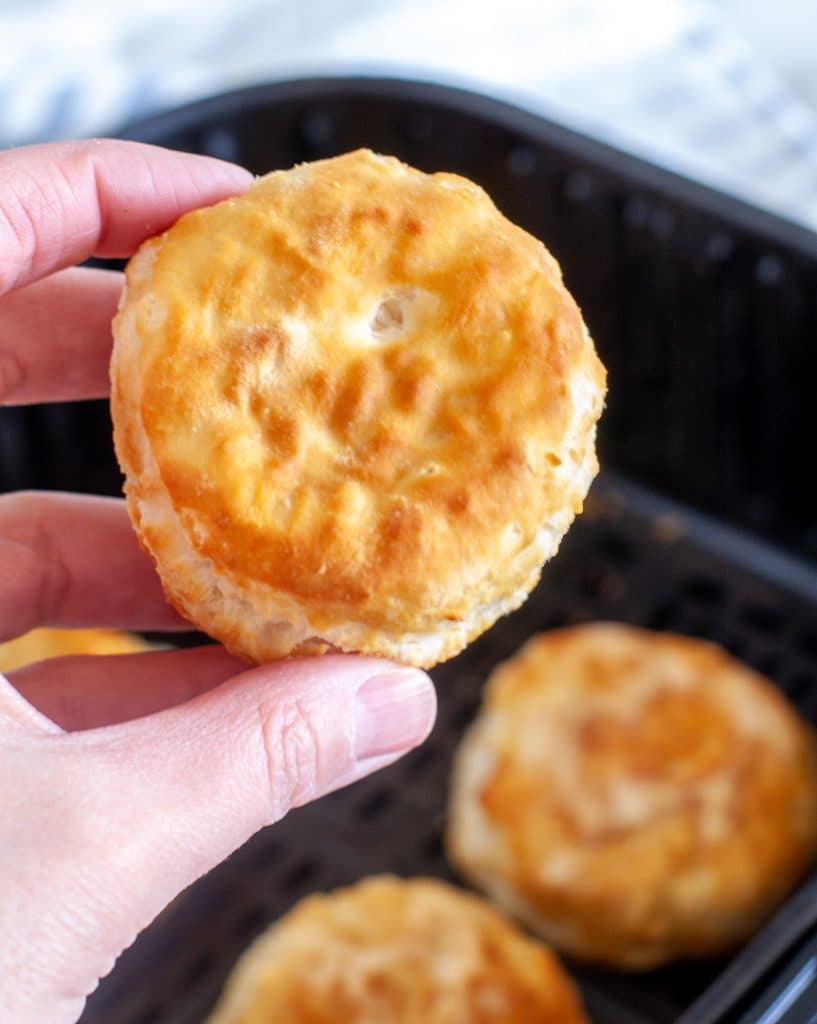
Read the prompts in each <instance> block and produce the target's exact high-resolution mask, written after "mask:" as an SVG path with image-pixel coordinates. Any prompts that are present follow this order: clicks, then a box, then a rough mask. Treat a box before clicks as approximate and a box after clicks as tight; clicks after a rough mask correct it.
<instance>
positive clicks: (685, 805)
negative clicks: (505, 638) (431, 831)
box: [447, 624, 817, 969]
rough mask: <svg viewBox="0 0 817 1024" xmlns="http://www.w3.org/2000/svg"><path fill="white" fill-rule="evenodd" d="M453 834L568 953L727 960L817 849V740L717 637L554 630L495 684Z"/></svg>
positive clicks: (466, 764)
mask: <svg viewBox="0 0 817 1024" xmlns="http://www.w3.org/2000/svg"><path fill="white" fill-rule="evenodd" d="M447 845H448V851H449V855H450V856H451V858H452V860H453V862H454V864H455V865H456V866H457V867H458V868H459V869H460V870H461V872H462V874H463V875H464V876H465V877H466V878H468V879H470V880H471V881H473V882H474V883H476V884H477V885H478V886H479V887H480V888H482V889H483V890H484V891H485V892H486V893H488V894H489V895H490V896H491V897H492V898H493V899H494V901H495V902H496V903H497V904H498V905H499V906H501V907H503V908H504V909H505V910H507V911H509V912H511V913H512V914H514V915H515V916H516V917H517V918H518V919H520V920H522V921H524V922H526V923H527V924H528V925H529V926H530V927H531V928H533V929H534V930H535V931H536V932H538V933H539V934H540V935H542V936H543V937H544V938H545V939H547V940H548V941H549V942H551V943H553V945H554V946H555V947H556V948H558V949H560V950H562V951H564V952H567V953H570V954H572V955H574V956H577V957H583V958H587V959H592V960H597V961H604V962H606V963H608V964H613V965H616V966H618V967H623V968H630V969H643V968H649V967H654V966H656V965H659V964H661V963H664V962H666V961H669V960H672V959H673V958H677V957H691V956H702V955H708V954H715V953H719V952H722V951H725V950H728V949H729V948H730V947H733V946H735V945H736V944H737V943H739V942H741V941H742V940H744V939H746V938H748V937H749V936H750V935H751V934H752V932H753V931H755V930H756V929H757V928H758V926H759V925H760V924H761V923H762V922H763V921H764V920H765V919H766V918H767V917H768V916H769V915H770V914H771V912H772V911H773V910H774V909H775V907H776V906H777V905H778V904H779V903H780V902H781V901H782V900H783V899H784V898H785V897H786V896H787V895H788V893H789V892H790V891H791V890H792V888H793V887H794V885H795V884H796V883H797V881H798V880H799V879H800V878H801V876H802V875H803V874H804V872H805V871H806V869H807V867H808V865H809V864H810V863H811V861H812V859H813V857H814V855H815V849H816V848H817V758H816V757H815V737H814V734H813V732H812V729H811V727H810V726H809V725H808V724H807V723H806V722H805V721H804V720H802V719H801V718H800V716H799V715H798V714H797V712H796V711H795V710H794V708H792V707H791V706H790V705H789V704H788V702H787V701H786V700H785V698H784V697H783V695H782V694H781V693H780V692H779V691H778V690H777V689H776V688H775V687H774V686H773V685H772V684H771V683H769V682H768V681H767V680H766V679H764V678H762V677H761V676H759V675H758V674H756V673H755V672H753V671H751V670H750V669H749V668H747V667H746V666H744V665H742V664H740V663H739V662H737V661H735V660H734V659H733V658H732V657H731V656H729V655H728V654H726V652H725V651H723V650H721V649H720V648H719V647H716V646H715V645H713V644H710V643H704V642H702V641H699V640H693V639H691V638H687V637H682V636H676V635H672V634H660V633H650V632H647V631H645V630H640V629H635V628H632V627H629V626H624V625H613V624H605V625H602V624H596V625H588V626H581V627H576V628H573V629H565V630H559V631H556V632H552V633H545V634H542V635H540V636H538V637H535V638H534V639H532V640H531V641H530V642H529V643H528V644H527V645H526V646H525V647H523V648H522V650H521V652H519V653H518V654H517V655H516V656H515V657H513V658H511V659H510V660H509V661H507V662H505V663H504V664H503V665H501V666H499V668H497V669H496V670H495V672H494V674H493V675H492V677H491V678H490V680H489V682H488V686H487V692H486V695H485V699H484V704H483V707H482V710H481V711H480V713H479V715H478V717H477V719H476V721H475V722H474V724H473V725H472V726H471V728H470V731H469V732H468V733H467V735H466V737H465V739H464V741H463V742H462V745H461V747H460V749H459V751H458V753H457V756H456V760H455V769H454V775H453V784H452V791H451V796H450V803H449V824H448V835H447Z"/></svg>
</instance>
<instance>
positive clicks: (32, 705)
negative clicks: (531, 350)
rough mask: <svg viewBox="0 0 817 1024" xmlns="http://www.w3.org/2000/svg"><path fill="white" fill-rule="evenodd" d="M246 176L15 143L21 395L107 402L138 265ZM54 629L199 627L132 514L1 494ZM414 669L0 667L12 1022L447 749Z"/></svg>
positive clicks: (45, 618)
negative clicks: (280, 825)
mask: <svg viewBox="0 0 817 1024" xmlns="http://www.w3.org/2000/svg"><path fill="white" fill-rule="evenodd" d="M249 181H250V175H249V174H248V173H247V172H246V171H244V170H241V169H240V168H238V167H235V166H232V165H229V164H225V163H222V162H220V161H216V160H211V159H208V158H204V157H194V156H189V155H182V154H178V153H171V152H168V151H165V150H161V149H156V148H154V147H149V146H142V145H137V144H135V143H117V142H104V141H103V142H90V143H79V144H76V143H75V144H65V145H54V146H39V147H31V148H28V149H22V150H17V151H10V152H7V153H0V402H5V403H7V404H9V403H13V404H17V403H27V402H48V401H58V400H65V399H72V398H74V399H78V398H90V397H96V396H102V395H105V394H107V390H108V359H109V356H110V347H111V335H110V322H111V318H112V316H113V314H114V312H115V309H116V304H117V301H118V298H119V294H120V291H121V287H122V279H121V275H119V274H116V273H112V272H109V271H102V270H90V269H76V268H73V269H64V268H66V267H71V265H72V264H75V263H77V262H80V261H82V260H84V259H86V258H87V257H88V256H90V255H92V254H97V255H104V256H124V255H128V254H129V253H131V252H132V251H133V250H134V249H135V248H136V246H137V245H138V244H139V243H140V242H141V241H142V240H143V239H144V238H145V237H147V236H148V235H152V234H155V233H157V232H159V231H161V230H162V229H164V228H165V227H167V226H169V225H170V224H171V223H172V222H173V221H174V220H175V219H176V218H177V217H179V216H180V215H181V214H182V213H184V212H185V211H186V210H188V209H192V208H194V207H196V206H201V205H204V204H207V203H211V202H215V201H217V200H219V199H221V198H224V197H225V196H227V195H230V194H233V193H237V192H241V191H243V189H244V188H246V186H247V185H248V183H249ZM38 625H60V626H85V625H95V626H117V627H128V628H131V629H151V630H157V629H166V630H172V629H180V628H184V627H185V623H183V622H182V620H181V619H180V618H179V617H178V616H177V615H176V613H175V612H174V611H172V610H171V609H170V608H169V607H168V605H167V604H166V603H165V601H164V598H163V596H162V592H161V587H160V585H159V582H158V578H157V576H156V574H155V572H154V570H153V567H152V565H151V564H150V562H149V560H148V559H147V557H146V556H145V555H144V554H143V553H142V551H141V550H140V548H139V545H138V543H137V541H136V538H135V535H134V533H133V531H132V530H131V527H130V524H129V522H128V519H127V515H126V512H125V509H124V505H123V503H122V502H121V501H118V500H113V499H104V498H91V497H78V496H72V495H65V494H10V495H5V496H3V497H0V640H4V639H9V638H11V637H14V636H16V635H19V634H21V633H23V632H25V631H27V630H28V629H31V628H33V627H35V626H38ZM434 710H435V699H434V691H433V689H432V687H431V685H430V683H429V681H428V679H427V677H426V676H425V675H424V674H423V673H421V672H419V671H417V670H414V669H408V668H404V667H401V666H395V665H392V664H389V663H388V662H384V661H380V660H377V659H371V658H359V657H352V656H342V655H337V656H335V655H333V656H326V657H322V658H304V659H292V660H289V661H286V662H282V663H280V664H274V665H265V666H262V667H258V668H251V669H248V668H247V666H246V665H244V664H243V663H242V662H240V661H238V660H237V659H236V658H233V657H232V656H231V655H229V654H227V652H226V651H224V650H223V649H222V648H219V647H206V648H199V649H197V650H192V651H162V652H155V653H147V654H136V655H118V656H112V657H93V658H92V657H72V658H61V659H57V660H55V661H51V662H44V663H41V664H39V665H34V666H31V667H29V668H27V669H22V670H20V671H18V672H14V673H12V674H11V675H10V676H9V678H8V680H6V679H5V678H4V677H2V676H0V1020H2V1021H9V1022H12V1021H14V1022H15V1024H64V1022H72V1021H75V1020H76V1019H77V1018H78V1017H79V1015H80V1013H81V1012H82V1007H83V1005H84V1002H85V997H86V995H87V994H88V993H89V992H91V991H92V990H93V989H94V988H95V986H96V984H97V981H98V979H99V978H100V977H102V976H103V975H105V974H106V973H107V972H108V971H109V970H110V969H111V967H112V965H113V963H114V961H115V959H116V957H117V956H118V955H119V953H120V952H121V951H122V950H123V949H124V948H125V947H126V946H127V945H129V944H130V943H131V942H132V941H133V939H134V937H135V936H136V934H137V933H138V932H139V931H140V929H142V928H143V927H144V926H145V925H146V924H148V922H150V921H151V920H152V919H153V917H155V915H156V914H157V913H158V912H159V911H160V910H161V909H162V908H163V907H164V906H165V905H166V904H167V903H168V902H169V901H170V900H171V899H172V898H173V897H174V896H175V895H176V894H177V893H178V892H180V891H181V890H182V889H183V888H184V887H185V886H187V885H189V884H190V883H191V882H192V881H194V880H195V879H196V878H198V877H199V876H200V875H202V874H203V873H205V872H206V871H208V870H209V869H210V868H211V867H213V866H214V865H215V864H216V863H217V862H218V861H220V860H222V859H223V858H224V857H226V856H227V855H228V854H229V853H230V852H231V851H232V850H234V849H235V848H236V847H238V846H239V845H241V844H242V843H243V842H244V841H245V840H246V839H247V838H248V837H249V836H250V835H252V834H253V833H254V832H255V831H256V830H258V829H259V828H261V827H262V826H264V825H266V824H269V823H271V822H274V821H277V820H278V819H280V818H281V817H282V816H283V815H284V814H286V813H287V811H288V810H289V809H290V808H292V807H295V806H298V805H300V804H303V803H306V802H307V801H309V800H313V799H315V798H316V797H318V796H320V795H321V794H323V793H326V792H329V791H331V790H333V789H336V788H338V787H339V786H343V785H345V784H347V783H349V782H352V781H353V780H355V779H358V778H360V777H362V776H363V775H366V774H368V773H369V772H371V771H374V770H375V769H377V768H379V767H382V766H383V765H386V764H388V763H390V762H391V761H394V760H395V759H396V758H397V757H399V756H400V755H401V754H403V753H405V752H406V751H407V750H409V749H410V748H411V747H413V746H415V745H416V744H417V743H420V742H421V741H422V740H423V739H424V738H425V736H426V735H427V733H428V731H429V729H430V728H431V724H432V722H433V718H434Z"/></svg>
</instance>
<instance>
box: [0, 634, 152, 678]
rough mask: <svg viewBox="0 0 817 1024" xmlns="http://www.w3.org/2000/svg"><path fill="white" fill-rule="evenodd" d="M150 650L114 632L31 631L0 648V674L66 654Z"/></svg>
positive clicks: (135, 638)
mask: <svg viewBox="0 0 817 1024" xmlns="http://www.w3.org/2000/svg"><path fill="white" fill-rule="evenodd" d="M150 649H151V645H150V644H148V643H147V641H145V640H142V638H141V637H138V636H134V635H133V634H132V633H120V632H119V631H118V630H115V629H32V630H31V632H29V633H25V634H24V635H23V636H18V637H17V638H16V639H15V640H9V641H8V642H7V643H4V644H0V672H13V671H14V670H15V669H18V668H23V667H24V666H25V665H32V664H34V662H37V661H45V660H46V658H61V657H62V656H63V655H66V654H135V653H138V652H139V651H147V650H150Z"/></svg>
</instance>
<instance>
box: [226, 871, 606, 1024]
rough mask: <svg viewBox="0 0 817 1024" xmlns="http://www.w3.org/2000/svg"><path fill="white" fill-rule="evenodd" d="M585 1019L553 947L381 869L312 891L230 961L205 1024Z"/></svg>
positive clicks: (562, 1023)
mask: <svg viewBox="0 0 817 1024" xmlns="http://www.w3.org/2000/svg"><path fill="white" fill-rule="evenodd" d="M279 1021H280V1022H284V1021H286V1024H375V1022H376V1024H463V1022H465V1021H468V1024H500V1022H502V1024H509V1022H513V1024H527V1022H530V1024H587V1018H586V1017H585V1016H584V1013H583V1012H582V1010H581V1006H580V1003H579V999H578V996H577V995H576V992H575V990H574V988H573V986H572V984H571V982H570V980H569V979H568V977H567V975H566V974H565V973H564V971H563V970H562V968H561V967H560V965H559V963H558V961H557V960H556V958H555V957H554V956H553V954H552V953H551V952H550V951H549V950H548V949H547V948H546V947H545V946H544V945H542V944H541V943H540V942H537V941H536V940H534V939H530V938H528V937H527V936H525V935H523V934H522V933H521V932H519V931H517V929H516V928H515V927H514V926H513V925H511V924H510V923H509V922H507V921H506V920H505V919H504V918H502V917H501V916H500V914H498V913H497V912H496V911H495V910H494V909H493V908H492V907H490V906H489V905H488V904H486V903H484V902H483V901H482V900H481V899H480V898H479V897H477V896H473V895H470V894H467V893H464V892H461V891H459V890H457V889H455V888H453V887H452V886H450V885H446V884H445V883H444V882H439V881H435V880H432V879H419V878H418V879H412V880H410V881H402V880H400V879H397V878H392V877H378V878H371V879H368V880H366V881H363V882H361V883H359V884H357V885H355V886H352V887H350V888H348V889H340V890H338V891H336V892H334V893H331V894H330V895H327V896H311V897H309V898H308V899H306V900H304V901H302V902H301V903H299V904H298V906H296V907H295V909H294V910H292V911H290V913H289V914H287V915H286V917H284V918H283V919H282V920H281V921H279V922H278V923H277V924H275V925H273V927H272V928H271V929H269V931H267V932H265V933H264V934H263V935H262V936H261V937H260V938H259V939H258V940H257V941H256V942H255V943H254V944H253V946H252V947H251V948H250V949H249V951H248V952H247V953H245V955H244V956H243V957H242V959H241V960H240V961H239V963H238V966H237V967H236V968H235V970H234V972H233V974H232V975H231V976H230V978H229V980H228V982H227V987H226V991H225V992H224V994H223V995H222V997H221V1000H220V1002H219V1003H218V1005H217V1007H216V1009H215V1011H214V1012H213V1014H212V1016H211V1017H210V1018H209V1020H208V1024H273V1022H276V1024H277V1022H279Z"/></svg>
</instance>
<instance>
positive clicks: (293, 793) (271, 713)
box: [260, 697, 320, 820]
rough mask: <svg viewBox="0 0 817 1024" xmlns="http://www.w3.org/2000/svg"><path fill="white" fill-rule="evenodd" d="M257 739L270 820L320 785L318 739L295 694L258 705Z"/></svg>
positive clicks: (312, 724)
mask: <svg viewBox="0 0 817 1024" xmlns="http://www.w3.org/2000/svg"><path fill="white" fill-rule="evenodd" d="M260 718H261V738H262V745H263V751H264V758H265V763H266V773H267V779H268V782H269V794H270V811H271V815H272V820H277V819H279V818H282V817H283V816H284V815H285V814H286V813H287V812H288V811H289V810H291V809H292V808H293V807H297V806H299V805H300V804H302V803H304V802H305V801H306V800H308V799H309V798H310V796H311V795H312V794H314V793H315V792H316V791H317V789H318V787H319V784H320V742H319V737H318V734H317V731H316V728H315V725H314V722H313V720H312V716H311V714H310V712H309V709H308V708H307V707H306V706H305V705H304V703H303V702H302V701H300V700H299V699H298V698H297V697H284V698H283V700H277V701H275V702H274V703H272V702H271V703H270V704H269V705H266V706H264V707H262V708H261V710H260Z"/></svg>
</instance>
